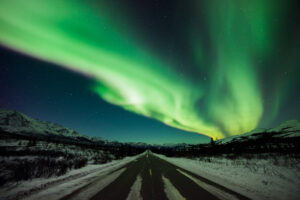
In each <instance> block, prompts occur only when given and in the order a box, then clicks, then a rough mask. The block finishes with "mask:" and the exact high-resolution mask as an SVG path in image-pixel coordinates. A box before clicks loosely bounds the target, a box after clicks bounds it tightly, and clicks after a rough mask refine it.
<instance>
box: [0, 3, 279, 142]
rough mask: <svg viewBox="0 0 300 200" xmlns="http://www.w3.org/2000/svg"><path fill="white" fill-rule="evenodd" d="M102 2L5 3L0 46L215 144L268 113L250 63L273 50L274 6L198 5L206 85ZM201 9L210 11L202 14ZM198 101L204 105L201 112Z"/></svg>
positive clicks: (195, 42) (0, 12)
mask: <svg viewBox="0 0 300 200" xmlns="http://www.w3.org/2000/svg"><path fill="white" fill-rule="evenodd" d="M100 2H103V3H99V1H98V2H97V1H95V0H86V1H79V0H72V1H68V0H57V1H56V0H43V1H41V0H26V1H24V0H1V1H0V43H1V44H2V45H4V46H7V47H9V48H13V49H15V50H17V51H21V52H24V53H26V54H28V55H31V56H34V57H37V58H39V59H43V60H46V61H49V62H52V63H55V64H57V65H59V66H62V67H64V68H68V69H70V70H73V71H76V72H79V73H82V74H84V75H86V76H88V77H90V78H92V79H94V80H95V81H96V83H97V84H96V85H94V86H93V87H92V88H91V89H92V90H93V91H94V92H96V93H97V94H99V95H100V97H101V98H103V99H104V100H106V101H108V102H110V103H112V104H115V105H118V106H121V107H123V108H124V109H126V110H128V111H132V112H135V113H137V114H141V115H144V116H147V117H150V118H154V119H157V120H159V121H161V122H163V123H165V124H167V125H169V126H172V127H176V128H179V129H183V130H186V131H191V132H196V133H200V134H204V135H207V136H210V137H212V138H218V139H220V138H223V137H226V136H229V135H236V134H241V133H245V132H247V131H251V130H252V129H254V128H256V127H257V125H258V124H259V122H260V119H261V117H262V115H263V112H264V110H263V102H262V96H261V95H262V94H261V91H260V90H259V88H260V86H259V82H258V77H257V72H256V70H255V69H256V68H255V66H254V65H255V64H254V63H253V59H254V57H257V56H260V57H263V56H267V55H268V52H269V49H270V48H272V46H271V43H272V35H273V34H274V32H275V31H276V28H275V25H273V24H272V23H271V22H270V19H271V18H272V17H273V15H274V10H276V7H275V6H276V5H277V6H278V3H276V2H277V1H269V0H251V1H237V0H222V1H217V0H211V1H203V2H205V3H202V4H201V5H197V3H194V4H195V5H194V6H193V8H194V15H195V17H198V18H200V17H204V19H202V20H205V21H206V22H207V23H208V24H209V30H208V32H209V34H210V39H211V41H209V42H210V44H211V48H212V50H213V51H214V52H215V57H214V58H213V61H212V60H210V61H208V59H209V58H207V57H205V47H204V46H203V45H202V43H201V38H198V37H187V38H189V39H188V40H192V41H187V42H190V43H191V44H192V46H193V50H194V57H195V60H196V61H197V65H198V67H199V69H200V70H202V71H209V73H210V79H209V80H208V81H209V84H208V86H207V83H206V85H204V83H203V81H202V80H201V81H199V82H198V83H197V84H195V82H193V81H191V80H190V79H189V78H188V77H186V76H181V75H179V74H178V73H177V72H176V70H175V69H174V68H173V67H172V66H170V64H167V62H164V59H163V58H162V57H161V56H158V55H156V54H155V53H154V52H153V51H151V50H150V49H149V48H147V45H145V44H143V43H142V42H141V41H140V40H138V39H135V38H138V37H139V32H138V31H137V30H135V29H134V28H133V27H131V26H130V27H129V25H128V24H130V23H128V22H129V21H130V20H129V19H128V18H127V19H126V17H124V16H122V15H121V14H116V13H118V12H115V11H114V10H112V9H111V7H110V6H107V5H106V4H107V3H105V1H100ZM195 2H197V1H195ZM177 4H178V6H177V7H180V2H179V1H178V2H177ZM203 5H205V6H203ZM201 9H203V10H206V11H207V12H205V14H204V15H201V16H200V14H199V13H200V12H198V11H199V10H201ZM179 13H180V11H179ZM198 15H199V16H198ZM191 23H192V22H191ZM124 24H126V25H124ZM190 26H191V27H197V24H190ZM197 31H201V30H198V29H196V28H195V29H190V30H189V32H190V33H189V34H193V35H197V34H198V33H197ZM201 101H203V102H205V106H204V107H201V108H197V107H196V106H195V105H197V103H198V102H201Z"/></svg>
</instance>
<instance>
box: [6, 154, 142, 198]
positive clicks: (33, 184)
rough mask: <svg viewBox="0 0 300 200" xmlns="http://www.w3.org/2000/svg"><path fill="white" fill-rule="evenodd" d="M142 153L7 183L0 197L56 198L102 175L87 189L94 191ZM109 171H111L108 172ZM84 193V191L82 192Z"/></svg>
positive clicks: (116, 175) (111, 179)
mask: <svg viewBox="0 0 300 200" xmlns="http://www.w3.org/2000/svg"><path fill="white" fill-rule="evenodd" d="M143 155H144V154H139V155H137V156H132V157H126V158H124V159H122V160H114V161H112V162H110V163H106V164H101V165H87V166H86V167H83V168H81V169H76V170H71V171H69V172H67V173H66V174H65V175H63V176H59V177H50V178H37V179H32V180H28V181H21V182H19V183H11V184H7V185H5V187H2V188H1V189H0V199H19V198H22V199H23V198H25V199H26V198H27V199H38V200H42V199H47V200H51V199H53V200H56V199H59V198H60V197H62V196H65V195H68V193H71V192H73V191H75V190H76V189H78V188H80V187H82V186H83V185H85V184H88V183H91V182H93V181H94V180H96V179H99V176H103V179H102V178H101V180H102V181H100V182H97V183H94V184H95V186H97V188H96V187H89V190H92V191H93V192H96V191H99V187H100V186H101V187H102V186H103V187H105V185H108V184H109V183H111V182H112V181H113V180H115V178H117V177H118V176H119V175H120V174H121V173H122V172H123V171H124V170H125V169H124V168H122V169H120V170H118V171H114V170H116V169H118V168H121V167H122V166H124V165H126V164H127V163H129V162H132V161H133V160H136V159H137V158H139V157H140V156H143ZM110 172H113V173H112V174H110ZM107 174H109V176H106V175H107ZM58 186H59V187H58ZM58 188H59V190H58ZM93 188H94V189H93ZM92 191H90V192H92ZM66 192H68V193H66ZM85 193H86V191H84V192H83V193H82V194H85Z"/></svg>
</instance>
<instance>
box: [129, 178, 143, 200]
mask: <svg viewBox="0 0 300 200" xmlns="http://www.w3.org/2000/svg"><path fill="white" fill-rule="evenodd" d="M141 188H142V178H141V176H140V175H138V176H137V178H136V180H135V182H134V183H133V185H132V187H131V190H130V193H129V195H128V197H127V200H142V199H143V198H142V196H141Z"/></svg>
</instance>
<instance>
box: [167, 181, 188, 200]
mask: <svg viewBox="0 0 300 200" xmlns="http://www.w3.org/2000/svg"><path fill="white" fill-rule="evenodd" d="M162 180H163V182H164V187H165V188H164V190H165V193H166V195H167V197H168V199H169V200H185V198H184V197H183V196H182V195H181V194H180V192H179V191H178V190H177V189H176V188H175V186H174V185H173V184H172V183H171V181H170V180H169V179H167V178H166V177H164V176H162Z"/></svg>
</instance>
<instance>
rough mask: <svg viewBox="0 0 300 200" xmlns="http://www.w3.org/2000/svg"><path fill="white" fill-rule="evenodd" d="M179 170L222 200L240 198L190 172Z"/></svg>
mask: <svg viewBox="0 0 300 200" xmlns="http://www.w3.org/2000/svg"><path fill="white" fill-rule="evenodd" d="M177 171H179V172H180V173H181V174H183V175H184V176H186V177H188V178H189V179H191V180H192V181H194V182H195V183H196V184H197V185H199V186H200V187H201V188H203V189H205V190H206V191H208V192H209V193H211V194H212V195H214V196H216V197H218V198H219V199H220V200H238V198H237V197H235V196H233V195H231V194H228V193H226V192H225V191H223V190H220V189H218V188H216V187H214V186H212V185H209V184H207V183H205V182H203V181H200V180H199V179H197V178H195V177H193V176H191V175H189V174H188V173H186V172H184V171H182V170H180V169H177Z"/></svg>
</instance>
